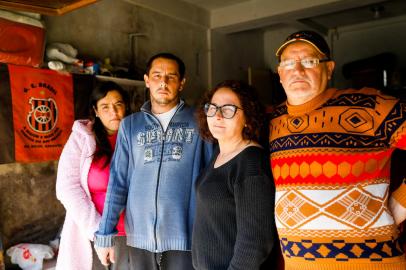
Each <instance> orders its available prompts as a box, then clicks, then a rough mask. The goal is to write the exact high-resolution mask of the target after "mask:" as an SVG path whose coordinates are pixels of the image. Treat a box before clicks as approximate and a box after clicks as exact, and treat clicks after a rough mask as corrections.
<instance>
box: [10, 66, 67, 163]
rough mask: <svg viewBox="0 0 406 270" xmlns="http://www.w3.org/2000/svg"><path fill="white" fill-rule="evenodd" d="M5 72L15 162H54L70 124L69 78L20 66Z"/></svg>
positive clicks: (64, 140) (54, 72)
mask: <svg viewBox="0 0 406 270" xmlns="http://www.w3.org/2000/svg"><path fill="white" fill-rule="evenodd" d="M8 69H9V74H10V88H11V97H12V104H13V125H14V141H15V160H16V161H17V162H35V161H47V160H58V159H59V156H60V154H61V151H62V148H63V146H64V144H65V142H66V141H67V139H68V137H69V134H70V133H69V132H70V127H71V126H72V124H73V121H74V105H73V81H72V76H71V75H70V74H68V73H66V74H62V73H58V72H56V71H53V70H47V69H36V68H30V67H24V66H14V65H8Z"/></svg>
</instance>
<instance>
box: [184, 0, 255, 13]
mask: <svg viewBox="0 0 406 270" xmlns="http://www.w3.org/2000/svg"><path fill="white" fill-rule="evenodd" d="M182 1H184V2H188V3H189V4H192V5H195V6H198V7H201V8H203V9H206V10H209V11H210V10H214V9H218V8H222V7H226V6H231V5H234V4H238V3H241V2H249V1H250V0H182Z"/></svg>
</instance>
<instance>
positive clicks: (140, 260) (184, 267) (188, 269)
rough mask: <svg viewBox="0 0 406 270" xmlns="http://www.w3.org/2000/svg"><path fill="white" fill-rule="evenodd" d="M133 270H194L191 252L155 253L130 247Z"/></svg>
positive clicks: (171, 251)
mask: <svg viewBox="0 0 406 270" xmlns="http://www.w3.org/2000/svg"><path fill="white" fill-rule="evenodd" d="M128 248H129V251H130V264H131V269H132V270H193V269H194V268H193V265H192V254H191V252H190V251H177V250H170V251H165V252H162V253H153V252H150V251H147V250H144V249H139V248H134V247H128Z"/></svg>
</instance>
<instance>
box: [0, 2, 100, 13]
mask: <svg viewBox="0 0 406 270" xmlns="http://www.w3.org/2000/svg"><path fill="white" fill-rule="evenodd" d="M97 1H99V0H0V9H6V10H13V11H26V12H33V13H39V14H43V15H51V16H53V15H63V14H65V13H67V12H69V11H72V10H75V9H78V8H81V7H84V6H87V5H90V4H93V3H96V2H97Z"/></svg>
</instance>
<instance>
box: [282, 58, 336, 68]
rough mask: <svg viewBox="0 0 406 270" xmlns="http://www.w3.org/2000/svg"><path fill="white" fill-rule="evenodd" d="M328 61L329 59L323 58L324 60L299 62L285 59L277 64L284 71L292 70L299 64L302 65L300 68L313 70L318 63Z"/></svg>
mask: <svg viewBox="0 0 406 270" xmlns="http://www.w3.org/2000/svg"><path fill="white" fill-rule="evenodd" d="M328 61H330V59H329V58H324V59H318V58H305V59H300V60H295V59H286V60H283V61H281V62H280V63H279V66H280V67H281V68H283V69H284V70H292V69H294V68H295V66H296V63H297V62H299V63H300V64H301V65H302V67H304V68H315V67H317V66H318V65H319V64H320V63H323V62H328Z"/></svg>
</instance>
